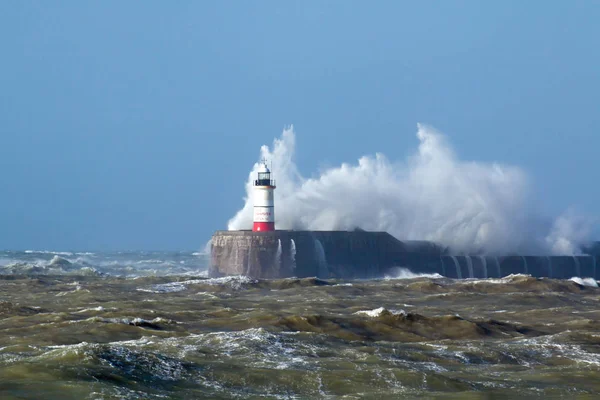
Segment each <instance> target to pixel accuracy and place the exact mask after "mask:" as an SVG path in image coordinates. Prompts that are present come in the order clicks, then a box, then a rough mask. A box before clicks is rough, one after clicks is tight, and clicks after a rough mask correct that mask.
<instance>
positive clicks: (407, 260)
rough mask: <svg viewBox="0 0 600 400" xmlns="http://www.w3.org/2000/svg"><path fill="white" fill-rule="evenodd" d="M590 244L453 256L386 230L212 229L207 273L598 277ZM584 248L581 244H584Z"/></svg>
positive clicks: (350, 276)
mask: <svg viewBox="0 0 600 400" xmlns="http://www.w3.org/2000/svg"><path fill="white" fill-rule="evenodd" d="M599 249H600V246H598V245H597V244H594V245H592V246H590V247H589V248H587V251H588V252H589V253H590V254H586V255H581V256H532V255H524V256H517V255H509V256H499V257H493V256H480V255H452V254H449V252H448V250H447V249H445V248H443V247H440V246H438V245H436V244H434V243H432V242H427V241H400V240H397V239H396V238H394V237H393V236H391V235H390V234H388V233H386V232H366V231H360V230H357V231H348V232H346V231H272V232H252V231H217V232H215V234H214V235H213V238H212V245H211V266H210V269H209V275H210V276H211V277H219V276H226V275H246V276H250V277H254V278H261V279H275V278H287V277H292V276H295V277H309V276H317V277H320V278H324V279H326V278H341V279H367V278H378V277H383V276H385V275H388V274H394V271H395V270H396V269H397V268H398V267H404V268H408V269H410V270H411V271H412V272H414V273H439V274H441V275H443V276H446V277H450V278H486V277H488V278H492V277H496V278H498V277H503V276H506V275H509V274H517V273H525V274H531V275H533V276H538V277H542V276H545V277H553V278H570V277H573V276H580V277H594V278H596V279H599V278H600V269H599V268H598V267H597V265H596V258H597V257H596V256H597V255H598V256H600V254H597V250H599ZM584 251H586V249H584Z"/></svg>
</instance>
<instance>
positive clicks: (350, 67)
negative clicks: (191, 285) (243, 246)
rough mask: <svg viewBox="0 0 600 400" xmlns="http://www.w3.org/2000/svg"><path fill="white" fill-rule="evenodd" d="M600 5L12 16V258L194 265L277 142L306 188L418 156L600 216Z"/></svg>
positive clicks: (2, 243) (0, 219) (1, 138)
mask: <svg viewBox="0 0 600 400" xmlns="http://www.w3.org/2000/svg"><path fill="white" fill-rule="evenodd" d="M598 21H600V3H598V2H594V1H577V2H566V1H564V2H558V1H548V2H542V1H529V2H518V1H504V2H477V1H452V2H433V1H424V2H400V1H389V2H386V1H378V2H354V1H329V2H320V1H319V2H318V1H310V2H304V1H302V2H300V1H298V2H291V1H290V2H279V1H257V2H242V1H230V2H216V1H215V2H208V1H207V2H199V1H178V2H171V3H169V5H168V6H167V5H166V3H164V2H154V1H148V2H144V3H143V5H142V4H141V3H135V2H131V3H127V4H125V3H123V2H117V1H105V2H101V3H100V2H98V3H94V4H92V3H88V2H76V1H63V2H53V3H52V4H50V3H47V2H42V1H37V2H34V1H29V2H16V1H13V2H9V1H5V2H2V3H0V51H1V56H0V57H1V58H0V61H1V62H0V187H1V190H0V248H4V249H55V250H58V249H89V250H120V249H155V250H163V249H197V248H200V247H201V246H203V244H204V243H205V242H206V240H208V239H209V238H210V235H211V233H212V232H213V231H214V230H216V229H225V228H226V226H227V221H228V219H229V218H231V217H232V216H233V215H234V214H235V212H236V211H237V210H238V209H239V208H240V207H241V206H242V205H243V200H242V197H243V196H244V187H243V185H244V182H245V180H246V178H247V174H248V171H249V170H250V168H251V167H252V164H253V163H254V162H255V161H256V159H257V158H258V154H259V148H260V146H261V145H262V144H267V143H271V141H272V140H273V138H274V137H276V136H279V134H280V133H281V130H282V128H283V127H284V126H286V125H288V124H294V126H295V129H296V132H297V135H298V137H297V140H298V153H297V163H298V166H299V168H300V170H301V171H302V173H303V174H304V175H305V176H311V175H314V174H316V173H318V171H319V169H321V168H323V167H326V166H334V165H338V164H340V163H341V162H354V161H355V160H356V159H357V158H358V157H360V156H362V155H364V154H371V153H375V152H378V151H379V152H383V153H385V154H386V155H387V156H388V157H389V158H391V159H399V160H401V159H404V158H405V157H406V156H407V155H409V154H411V153H412V152H414V149H415V147H416V146H417V144H418V143H417V139H416V138H415V132H416V123H417V122H424V123H427V124H430V125H433V126H435V127H436V128H437V129H439V130H440V131H442V132H444V133H445V134H446V135H447V136H448V140H449V141H450V142H451V143H452V144H453V147H454V148H455V150H456V151H457V153H458V154H459V156H460V157H461V159H466V160H474V161H484V162H494V161H498V162H502V163H507V164H512V165H518V166H520V167H521V168H523V169H524V170H525V171H526V172H527V173H528V174H529V175H530V177H531V180H532V182H533V185H532V186H533V191H534V195H535V196H536V197H538V198H539V199H541V202H540V204H541V208H542V210H540V211H541V212H543V213H548V214H558V213H560V212H561V211H563V210H564V209H566V208H568V207H570V206H575V207H577V208H578V209H579V210H581V211H583V212H585V213H587V214H589V215H591V216H598V215H600V206H599V205H598V204H599V203H598V198H599V194H600V185H599V184H598V178H599V173H598V171H599V170H600V169H599V167H598V165H599V162H598V148H600V112H598V109H599V106H600V52H598V50H597V47H598V38H600V24H598Z"/></svg>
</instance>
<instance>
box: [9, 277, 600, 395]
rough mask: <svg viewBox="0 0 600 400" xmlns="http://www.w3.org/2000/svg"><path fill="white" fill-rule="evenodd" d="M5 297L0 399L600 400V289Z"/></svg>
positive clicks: (85, 289)
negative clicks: (528, 399)
mask: <svg viewBox="0 0 600 400" xmlns="http://www.w3.org/2000/svg"><path fill="white" fill-rule="evenodd" d="M588 283H590V282H588ZM594 283H595V282H591V284H594ZM0 294H1V300H2V301H1V303H0V314H1V316H2V318H1V319H0V332H1V334H0V393H1V398H2V399H164V398H173V399H191V398H217V399H218V398H222V399H228V398H273V399H275V398H277V399H284V398H299V399H305V398H306V399H308V398H310V399H314V398H323V399H325V398H332V399H333V398H346V399H359V398H369V399H381V398H399V397H405V398H410V397H421V396H426V397H442V398H456V399H463V398H474V399H478V398H491V397H494V396H498V397H501V398H517V397H539V398H546V397H553V396H554V397H563V398H597V397H598V396H600V310H599V306H600V289H598V288H597V287H592V286H585V285H580V284H578V283H576V282H573V281H568V280H551V279H536V278H531V277H526V276H513V277H508V278H505V279H503V280H479V281H456V280H449V279H445V278H439V279H435V278H416V279H398V280H377V281H353V282H337V281H327V282H326V281H319V280H316V279H302V280H295V279H286V280H276V281H253V280H250V279H247V278H243V277H236V278H223V279H210V280H209V279H206V278H201V277H198V278H195V277H190V276H185V277H178V276H169V277H138V278H120V277H102V276H94V275H92V276H49V275H39V276H31V275H29V276H26V275H24V276H19V275H5V276H2V278H1V279H0Z"/></svg>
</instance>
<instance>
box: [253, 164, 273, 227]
mask: <svg viewBox="0 0 600 400" xmlns="http://www.w3.org/2000/svg"><path fill="white" fill-rule="evenodd" d="M274 190H275V181H274V180H272V179H271V171H269V168H267V164H266V161H264V160H263V163H262V165H261V166H260V168H259V170H258V179H256V180H255V181H254V225H253V226H252V230H253V231H254V232H268V231H274V230H275V202H274V200H273V197H274V196H273V191H274Z"/></svg>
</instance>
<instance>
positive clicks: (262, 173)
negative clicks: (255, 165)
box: [258, 172, 271, 181]
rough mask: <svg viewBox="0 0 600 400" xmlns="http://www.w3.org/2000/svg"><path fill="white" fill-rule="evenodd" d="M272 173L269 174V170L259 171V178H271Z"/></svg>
mask: <svg viewBox="0 0 600 400" xmlns="http://www.w3.org/2000/svg"><path fill="white" fill-rule="evenodd" d="M270 175H271V174H269V173H268V172H259V173H258V180H260V181H262V180H269V179H271V177H270Z"/></svg>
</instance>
